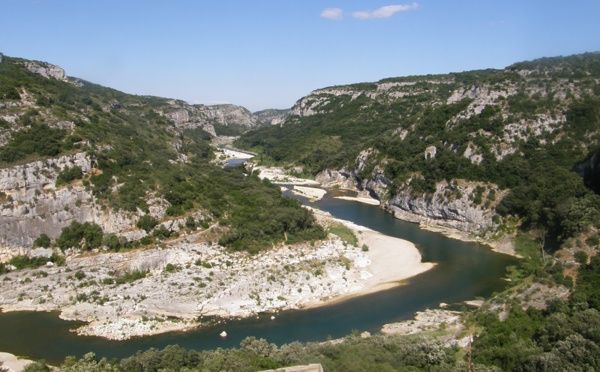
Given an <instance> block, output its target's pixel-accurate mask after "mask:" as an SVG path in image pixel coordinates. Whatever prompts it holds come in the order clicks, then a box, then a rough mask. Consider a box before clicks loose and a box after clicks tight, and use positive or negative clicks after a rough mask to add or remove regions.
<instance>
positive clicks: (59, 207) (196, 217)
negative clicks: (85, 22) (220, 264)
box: [0, 56, 323, 250]
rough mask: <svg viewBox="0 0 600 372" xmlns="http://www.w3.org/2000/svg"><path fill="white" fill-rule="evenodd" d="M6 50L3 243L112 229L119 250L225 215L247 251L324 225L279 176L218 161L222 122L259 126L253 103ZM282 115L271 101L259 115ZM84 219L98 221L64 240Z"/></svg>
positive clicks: (316, 232)
mask: <svg viewBox="0 0 600 372" xmlns="http://www.w3.org/2000/svg"><path fill="white" fill-rule="evenodd" d="M0 61H1V62H0V172H2V173H1V177H0V178H1V180H0V204H1V205H2V206H1V208H2V209H3V213H2V214H1V215H0V223H1V224H2V225H3V229H2V230H3V231H2V236H1V237H0V242H3V243H5V244H8V245H20V246H25V247H29V246H31V245H32V243H33V242H34V240H35V239H36V238H37V237H38V236H39V235H40V234H42V235H44V238H51V239H52V240H53V239H58V240H57V242H61V244H62V245H61V248H62V249H67V248H69V247H71V246H74V247H77V246H79V244H80V242H81V240H82V237H84V236H87V237H88V239H85V240H86V241H87V243H86V247H87V248H88V249H91V248H95V247H98V246H99V245H100V244H101V243H102V230H104V232H110V233H111V235H107V237H108V238H109V240H111V241H109V242H105V245H108V246H111V247H113V248H114V249H120V248H123V247H125V246H127V247H129V246H136V245H140V244H148V243H151V242H153V241H155V240H162V239H166V238H168V237H169V236H170V235H171V234H173V233H176V232H177V231H178V230H180V229H181V228H183V227H187V228H193V229H196V228H197V227H198V228H199V227H202V228H207V227H208V226H209V225H214V224H215V223H217V222H218V223H219V225H220V227H221V230H220V231H221V235H222V238H223V239H222V243H223V244H225V245H227V246H230V247H232V248H234V249H238V250H258V249H261V248H263V247H265V246H269V245H270V244H271V243H272V242H278V241H283V240H284V239H285V237H286V236H287V239H289V240H291V241H293V240H304V239H312V238H315V237H321V236H323V231H322V229H320V228H318V227H316V225H314V221H313V219H312V216H311V215H310V213H309V212H307V211H306V210H305V209H303V208H301V206H300V204H299V203H298V202H294V201H291V200H289V199H282V197H281V192H280V191H279V188H278V187H275V186H273V185H271V184H269V183H268V182H261V181H260V180H259V179H258V178H257V177H255V176H252V177H247V176H246V175H245V174H244V170H243V169H222V168H221V167H218V166H216V165H214V164H213V163H212V162H211V161H212V160H213V158H214V154H213V151H214V149H213V148H211V145H210V140H211V139H212V137H213V135H214V132H215V130H217V131H219V130H220V129H221V130H223V128H227V126H228V125H229V126H231V127H232V128H234V129H230V131H234V132H235V131H236V130H239V128H241V127H245V128H246V129H245V130H247V127H252V126H256V125H258V124H257V123H258V121H259V119H258V117H254V116H252V115H251V114H250V113H249V112H248V111H247V110H245V109H243V108H240V107H237V106H232V105H221V106H215V107H212V106H209V107H207V106H202V105H194V106H191V105H188V104H186V103H184V102H181V101H176V100H171V99H166V98H159V97H149V96H134V95H129V94H125V93H122V92H119V91H116V90H114V89H110V88H105V87H102V86H99V85H95V84H92V83H88V82H85V81H82V80H79V79H76V78H68V77H66V75H65V74H64V71H63V70H62V69H60V68H59V67H57V66H53V65H50V64H48V63H45V62H36V61H27V60H23V59H18V58H11V57H5V56H2V57H1V58H0ZM244 115H246V116H244ZM281 115H285V112H281V111H272V112H262V113H261V115H260V122H261V123H263V124H265V123H268V122H269V120H271V119H272V118H274V117H279V116H281ZM270 118H271V119H270ZM235 128H237V129H235ZM209 132H212V134H211V133H209ZM55 186H56V187H55ZM142 216H143V219H141V217H142ZM149 220H150V221H155V222H154V223H152V224H150V225H149V224H148V223H147V222H148V221H149ZM165 221H167V222H169V221H170V222H171V223H170V224H166V225H165V223H163V224H161V225H159V222H165ZM83 222H93V225H96V224H100V226H97V225H96V227H93V225H89V226H92V227H90V228H89V229H88V231H87V235H86V232H85V231H84V230H86V229H85V228H83V230H82V228H81V226H74V229H73V230H74V231H75V232H76V233H73V231H71V233H72V234H71V235H73V236H71V237H69V238H67V237H65V238H64V239H62V240H61V239H59V238H63V237H62V236H61V237H59V234H60V232H61V229H62V228H66V227H68V226H69V224H70V223H83ZM181 225H184V226H183V227H181ZM89 226H88V227H89ZM136 227H137V228H139V229H140V230H137V231H138V233H134V232H131V231H133V230H135V229H136ZM98 228H99V229H100V239H92V241H94V243H93V244H92V245H90V239H89V236H93V235H94V233H93V231H95V230H98ZM142 230H144V231H145V232H143V231H142ZM128 232H129V235H127V233H128ZM64 233H65V234H67V233H69V231H65V232H64ZM115 234H117V235H118V236H119V237H120V238H119V237H117V238H115ZM218 237H219V236H217V238H218ZM46 240H47V239H46ZM45 245H46V244H45Z"/></svg>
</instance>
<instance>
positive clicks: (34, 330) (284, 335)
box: [0, 196, 516, 364]
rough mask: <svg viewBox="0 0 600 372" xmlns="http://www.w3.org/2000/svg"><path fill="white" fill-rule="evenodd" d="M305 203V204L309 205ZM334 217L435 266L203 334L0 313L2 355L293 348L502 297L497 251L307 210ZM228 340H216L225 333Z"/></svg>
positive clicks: (400, 225) (353, 210)
mask: <svg viewBox="0 0 600 372" xmlns="http://www.w3.org/2000/svg"><path fill="white" fill-rule="evenodd" d="M305 202H306V201H305ZM306 203H307V204H312V205H315V206H317V207H318V208H320V209H321V210H325V211H328V212H330V213H331V214H332V215H333V216H335V217H337V218H341V219H345V220H349V221H352V222H354V223H356V224H359V225H363V226H366V227H369V228H371V229H373V230H377V231H379V232H381V233H383V234H386V235H391V236H395V237H399V238H402V239H406V240H409V241H411V242H413V243H415V245H416V246H417V247H418V248H419V250H420V252H421V255H422V256H423V261H426V262H435V263H437V265H436V267H435V268H433V269H432V270H430V271H428V272H426V273H423V274H421V275H418V276H416V277H414V278H412V279H410V280H409V284H408V285H406V286H402V287H397V288H394V289H390V290H386V291H382V292H378V293H374V294H370V295H366V296H362V297H358V298H354V299H350V300H348V301H344V302H342V303H339V304H335V305H331V306H325V307H320V308H316V309H310V310H293V311H285V312H281V313H279V314H277V317H276V319H275V320H271V319H270V317H271V315H270V314H269V315H266V314H265V315H262V316H259V317H253V318H249V319H240V320H228V321H223V322H222V323H220V324H216V325H215V326H211V327H209V328H205V329H199V330H194V331H189V332H172V333H167V334H163V335H156V336H149V337H140V338H134V339H131V340H127V341H108V340H104V339H101V338H98V337H83V336H77V335H76V334H75V333H73V332H71V329H73V328H76V326H77V323H73V322H66V321H62V320H60V319H59V318H58V314H57V313H31V312H18V313H7V314H0V351H5V352H10V353H13V354H17V355H22V356H28V357H31V358H43V359H45V360H46V361H48V362H50V363H56V364H58V363H60V362H62V361H63V360H64V358H65V356H68V355H75V356H82V355H83V354H85V353H87V352H90V351H93V352H95V353H96V355H97V356H99V357H108V358H112V357H125V356H129V355H132V354H134V353H135V352H136V351H138V350H145V349H148V348H150V347H155V348H164V347H165V346H167V345H170V344H178V345H180V346H183V347H186V348H193V349H197V350H206V349H214V348H217V347H233V346H238V345H239V343H240V341H241V340H243V339H244V338H245V337H248V336H255V337H257V338H264V339H266V340H267V341H269V342H273V343H276V344H278V345H280V344H283V343H289V342H292V341H321V340H326V339H327V338H337V337H342V336H345V335H348V334H350V333H351V332H352V331H353V330H357V331H361V332H362V331H369V332H377V331H378V330H379V329H380V328H381V326H382V325H383V324H386V323H392V322H396V321H400V320H405V319H410V318H412V317H413V316H414V313H415V312H416V311H419V310H424V309H426V308H437V307H439V304H440V303H442V302H444V303H448V304H458V303H460V302H461V301H465V300H470V299H474V298H475V297H486V296H489V295H491V294H492V293H493V292H497V291H501V290H502V289H503V288H504V287H505V285H506V282H505V281H503V280H502V278H503V277H504V275H505V271H506V267H507V266H508V265H512V264H514V263H515V261H516V260H515V258H513V257H510V256H506V255H501V254H498V253H494V252H492V251H491V250H490V249H489V248H487V247H484V246H482V245H479V244H476V243H466V242H461V241H457V240H452V239H449V238H446V237H444V236H442V235H440V234H436V233H432V232H428V231H424V230H421V229H420V228H419V227H418V226H417V225H414V224H411V223H406V222H402V221H399V220H396V219H394V218H393V217H392V216H391V215H390V214H388V213H386V212H384V211H383V210H381V209H380V208H379V207H376V206H371V205H365V204H360V203H356V202H351V201H344V200H338V199H334V198H332V197H330V196H326V197H325V198H324V199H323V200H321V201H318V202H316V203H308V202H306ZM223 330H225V331H227V334H228V337H227V338H226V339H222V338H220V337H219V333H220V332H221V331H223Z"/></svg>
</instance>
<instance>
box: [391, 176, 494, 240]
mask: <svg viewBox="0 0 600 372" xmlns="http://www.w3.org/2000/svg"><path fill="white" fill-rule="evenodd" d="M477 186H482V184H480V183H475V182H466V181H460V182H455V183H454V184H448V183H447V182H446V181H443V182H439V183H438V184H437V185H436V191H435V192H434V193H433V194H432V195H414V193H413V191H412V190H411V189H410V188H406V189H404V190H401V191H399V192H397V193H396V194H395V195H394V196H393V197H392V198H391V199H389V200H388V201H387V202H386V203H385V204H384V206H383V208H384V209H386V210H388V211H390V212H391V213H392V214H393V215H394V217H396V218H399V219H401V220H404V221H409V222H415V223H419V224H424V225H427V226H435V227H444V228H451V229H457V230H460V231H464V232H468V233H480V232H482V231H483V230H485V229H489V228H491V227H493V226H494V222H493V221H492V217H493V215H494V212H493V210H490V209H489V208H484V207H482V206H480V205H477V204H475V203H474V202H473V200H472V199H473V195H474V194H475V192H476V191H475V190H476V187H477ZM457 196H458V197H457Z"/></svg>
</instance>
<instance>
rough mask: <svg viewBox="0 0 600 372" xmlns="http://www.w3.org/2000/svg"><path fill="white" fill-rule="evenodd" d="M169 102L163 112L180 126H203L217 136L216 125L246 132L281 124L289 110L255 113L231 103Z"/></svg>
mask: <svg viewBox="0 0 600 372" xmlns="http://www.w3.org/2000/svg"><path fill="white" fill-rule="evenodd" d="M169 104H170V107H169V108H167V109H165V110H163V112H162V113H163V115H165V116H167V117H168V118H169V119H171V120H173V121H174V122H175V125H176V126H177V127H178V128H184V129H195V128H202V129H203V130H204V131H206V132H208V133H210V134H211V135H212V136H215V137H216V135H217V134H216V131H215V127H214V126H215V125H222V126H233V127H235V128H236V129H238V130H240V132H246V131H248V130H252V129H257V128H259V127H261V126H269V125H277V124H280V123H281V122H282V121H283V120H284V119H285V117H286V116H287V114H288V110H263V111H259V112H257V113H254V114H253V113H251V112H250V111H248V110H247V109H245V108H244V107H241V106H236V105H229V104H226V105H214V106H205V105H189V104H187V103H185V102H183V101H175V100H173V101H170V102H169Z"/></svg>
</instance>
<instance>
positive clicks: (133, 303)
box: [0, 211, 432, 340]
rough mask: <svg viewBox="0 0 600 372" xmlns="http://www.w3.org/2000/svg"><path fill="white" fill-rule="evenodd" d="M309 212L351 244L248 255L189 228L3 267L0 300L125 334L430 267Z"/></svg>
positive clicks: (320, 300) (328, 299)
mask: <svg viewBox="0 0 600 372" xmlns="http://www.w3.org/2000/svg"><path fill="white" fill-rule="evenodd" d="M316 214H317V215H318V218H319V220H320V221H321V222H322V223H323V224H325V225H327V224H331V223H344V224H345V225H346V226H348V227H350V228H352V229H353V231H354V232H355V234H356V235H357V236H358V237H359V239H360V242H359V244H358V245H359V246H351V245H348V244H346V243H345V242H344V241H342V240H341V239H340V238H339V237H337V236H335V235H333V234H331V235H330V236H329V237H328V239H326V240H323V241H320V242H317V244H299V245H293V246H291V245H279V246H277V247H273V248H272V249H270V250H268V251H264V252H260V253H258V254H257V255H254V256H252V255H249V254H246V253H240V252H231V251H228V250H226V249H225V248H223V247H220V246H218V245H216V244H210V243H204V242H200V241H198V239H199V238H200V233H197V234H195V235H194V234H192V235H188V236H184V237H182V239H181V240H179V241H177V242H173V243H171V244H167V245H166V246H165V247H162V248H159V247H156V248H151V249H145V250H137V251H130V252H119V253H104V254H87V255H82V256H72V257H69V258H68V259H67V261H66V264H65V266H63V267H55V266H52V267H42V268H39V269H34V270H20V271H14V272H11V273H8V274H6V275H5V278H6V279H4V280H2V281H1V282H0V293H1V295H0V308H1V309H2V310H3V311H6V312H8V311H24V310H28V311H54V310H58V311H60V317H61V318H63V319H66V320H78V321H84V322H87V323H88V324H87V325H85V326H83V327H81V328H79V329H78V330H77V333H78V334H81V335H92V336H100V337H104V338H107V339H114V340H124V339H128V338H131V337H136V336H147V335H152V334H158V333H164V332H170V331H181V330H188V329H192V328H195V327H198V326H201V325H202V324H203V319H204V318H205V317H209V316H217V317H223V318H231V317H248V316H251V315H256V314H258V313H264V312H273V313H275V312H278V311H282V310H287V309H302V308H307V307H315V306H323V305H327V304H331V303H333V302H336V301H340V300H342V299H346V298H349V297H355V296H360V295H363V294H367V293H372V292H374V291H378V290H382V289H386V288H389V287H390V286H394V285H399V284H401V281H402V280H404V279H407V278H409V277H411V276H414V275H417V274H419V273H421V272H423V271H425V270H427V269H429V268H431V267H432V264H423V263H421V262H420V261H421V257H420V255H419V252H418V250H417V249H416V248H415V247H414V245H412V244H411V243H409V242H407V241H403V240H401V239H396V238H392V237H388V236H385V235H382V234H379V233H376V232H374V231H372V230H368V229H366V228H363V227H361V226H357V225H354V224H351V223H349V222H345V221H340V220H335V219H333V218H332V217H331V216H328V215H327V214H326V213H324V212H319V211H316ZM362 244H366V245H367V246H368V247H369V249H368V251H364V250H363V249H362V248H360V246H361V245H362ZM136 272H137V273H140V274H137V275H138V276H139V278H132V277H131V275H133V273H136Z"/></svg>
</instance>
